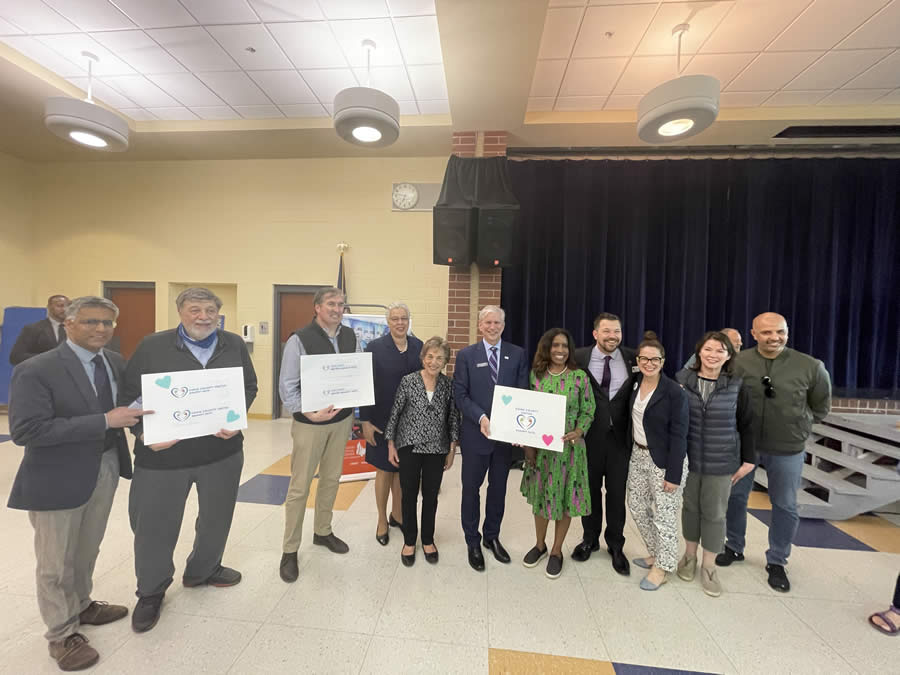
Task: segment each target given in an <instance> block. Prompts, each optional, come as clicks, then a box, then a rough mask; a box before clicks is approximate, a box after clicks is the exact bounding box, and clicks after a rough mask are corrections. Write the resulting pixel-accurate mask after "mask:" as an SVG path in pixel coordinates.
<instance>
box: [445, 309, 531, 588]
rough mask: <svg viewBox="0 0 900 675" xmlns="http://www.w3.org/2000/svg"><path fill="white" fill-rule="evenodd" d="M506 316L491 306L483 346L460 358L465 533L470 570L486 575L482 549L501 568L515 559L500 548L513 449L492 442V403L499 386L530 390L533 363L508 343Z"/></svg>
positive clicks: (481, 316)
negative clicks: (483, 489) (504, 337)
mask: <svg viewBox="0 0 900 675" xmlns="http://www.w3.org/2000/svg"><path fill="white" fill-rule="evenodd" d="M505 325H506V313H505V312H504V311H503V310H502V309H500V308H499V307H497V306H496V305H486V306H485V307H484V308H483V309H482V310H481V311H480V312H479V313H478V330H479V332H480V333H481V336H482V340H481V341H480V342H476V343H475V344H473V345H469V346H468V347H466V348H465V349H461V350H460V351H459V353H458V354H457V355H456V367H455V370H454V375H453V395H454V397H455V398H456V405H457V406H458V407H459V409H460V412H462V425H461V427H460V432H459V443H460V446H461V448H462V514H461V515H462V527H463V532H465V535H466V544H467V545H468V547H469V565H471V566H472V568H473V569H474V570H476V571H478V572H481V571H483V570H484V556H483V555H482V553H481V543H482V541H483V542H484V545H485V546H486V547H487V548H489V549H490V550H491V552H492V553H493V554H494V558H496V559H497V560H498V561H499V562H502V563H508V562H509V553H507V552H506V549H504V548H503V545H502V544H501V543H500V521H502V520H503V510H504V507H505V505H506V479H507V477H508V476H509V465H510V446H509V445H508V444H506V443H499V442H496V441H492V440H490V439H489V438H488V436H489V435H490V432H491V431H490V430H491V402H492V401H493V399H494V385H497V384H499V385H501V386H504V387H518V388H520V389H525V388H526V387H527V386H528V361H527V360H526V358H525V350H523V349H522V348H521V347H517V346H516V345H512V344H509V343H507V342H502V341H501V340H500V335H501V334H502V333H503V328H504V326H505ZM485 474H487V476H488V489H487V497H486V499H485V514H484V525H483V528H482V531H483V533H484V538H483V539H482V535H481V533H479V531H478V523H479V520H480V519H481V501H480V492H481V484H482V483H484V477H485Z"/></svg>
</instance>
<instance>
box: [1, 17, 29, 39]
mask: <svg viewBox="0 0 900 675" xmlns="http://www.w3.org/2000/svg"><path fill="white" fill-rule="evenodd" d="M23 33H24V31H23V30H21V29H20V28H17V27H15V26H13V25H12V24H11V23H10V22H9V21H7V20H6V19H3V18H0V35H22V34H23Z"/></svg>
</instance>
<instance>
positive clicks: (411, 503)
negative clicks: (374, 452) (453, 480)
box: [397, 446, 447, 546]
mask: <svg viewBox="0 0 900 675" xmlns="http://www.w3.org/2000/svg"><path fill="white" fill-rule="evenodd" d="M397 454H398V456H399V458H400V489H401V490H402V491H403V499H402V501H401V508H402V510H403V543H405V544H406V545H407V546H415V545H416V539H417V538H418V535H419V528H418V526H417V524H416V503H417V502H418V501H419V486H420V485H421V487H422V545H423V546H430V545H431V544H433V543H434V517H435V514H436V513H437V505H438V490H440V489H441V481H442V480H443V479H444V462H445V461H446V460H447V455H433V454H425V453H419V452H413V451H412V446H407V447H405V448H400V449H399V450H397Z"/></svg>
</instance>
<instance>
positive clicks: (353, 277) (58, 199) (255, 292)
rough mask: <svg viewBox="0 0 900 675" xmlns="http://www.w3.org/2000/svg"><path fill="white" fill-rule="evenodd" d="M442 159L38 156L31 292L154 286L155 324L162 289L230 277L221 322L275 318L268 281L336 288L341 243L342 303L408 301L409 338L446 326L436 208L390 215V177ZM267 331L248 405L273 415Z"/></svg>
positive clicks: (426, 176) (164, 323)
mask: <svg viewBox="0 0 900 675" xmlns="http://www.w3.org/2000/svg"><path fill="white" fill-rule="evenodd" d="M446 162H447V160H446V158H445V157H428V158H396V159H319V160H258V161H257V160H251V161H201V162H198V161H191V162H187V161H185V162H134V163H129V162H111V163H106V162H103V163H94V162H92V163H88V162H85V163H78V164H72V163H58V164H36V165H33V166H34V180H33V185H34V199H33V202H32V222H33V225H34V227H33V235H31V236H32V237H33V240H32V241H33V245H34V248H35V253H34V255H33V258H32V261H33V263H32V266H31V274H30V285H29V288H30V289H31V298H32V299H33V300H36V299H40V298H45V297H46V296H47V295H49V294H50V293H53V292H58V291H62V292H66V293H68V294H69V295H70V296H71V297H74V296H77V295H83V294H87V293H99V292H100V290H101V285H102V284H101V282H102V281H103V280H114V281H152V282H155V283H156V289H157V291H156V299H157V302H156V326H157V330H161V329H163V328H167V327H172V325H174V324H173V323H172V321H173V310H172V308H170V305H171V302H170V300H171V298H170V291H171V289H174V288H176V287H177V288H178V289H179V290H180V288H181V287H183V285H184V284H188V283H193V282H203V283H207V284H224V285H234V287H235V292H234V294H233V295H232V296H231V297H233V298H234V300H230V301H231V302H234V303H235V305H236V308H235V310H233V311H232V310H231V309H230V307H229V309H228V310H226V316H227V323H228V329H229V330H233V331H237V329H238V327H239V326H240V325H241V324H245V323H254V324H258V322H260V321H268V322H269V324H270V326H272V324H273V321H274V316H273V285H275V284H315V285H322V284H333V283H335V281H336V278H337V264H338V254H337V250H336V245H337V243H338V242H339V241H346V242H347V243H348V244H350V250H349V251H348V252H347V254H346V255H345V258H344V260H345V264H346V266H347V280H348V289H349V298H350V301H351V302H357V303H377V304H387V303H388V302H390V301H391V300H395V299H401V300H404V301H405V302H407V303H408V304H409V306H410V308H411V310H412V312H413V316H414V324H415V330H416V333H417V334H419V335H420V336H425V337H429V336H431V335H433V334H440V335H446V331H447V307H446V298H447V278H448V274H447V268H446V267H440V266H435V265H432V264H431V213H430V212H410V213H396V212H392V211H391V210H390V191H391V184H392V182H396V181H400V180H409V181H416V182H440V181H441V180H442V179H443V173H444V168H445V166H446ZM61 260H62V261H66V264H64V265H60V264H59V261H61ZM170 284H171V286H170ZM176 293H177V291H176ZM223 299H225V298H223ZM276 337H277V336H273V335H272V334H271V333H270V334H269V335H263V336H261V335H259V334H258V333H257V336H256V342H255V344H254V346H253V361H254V365H255V367H256V370H257V375H258V377H259V385H260V394H259V397H258V398H257V400H256V402H255V403H254V405H253V408H252V411H251V412H252V413H257V414H261V413H270V412H271V402H272V396H271V392H272V358H273V352H274V351H276V349H275V348H274V346H273V342H274V339H276Z"/></svg>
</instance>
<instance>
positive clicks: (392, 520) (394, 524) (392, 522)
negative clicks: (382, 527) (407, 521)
mask: <svg viewBox="0 0 900 675" xmlns="http://www.w3.org/2000/svg"><path fill="white" fill-rule="evenodd" d="M388 525H390V526H391V527H403V523H398V522H397V519H396V518H394V516H391V517H390V518H388Z"/></svg>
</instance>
